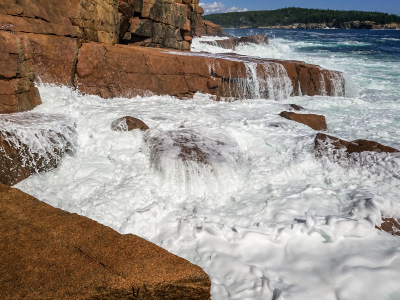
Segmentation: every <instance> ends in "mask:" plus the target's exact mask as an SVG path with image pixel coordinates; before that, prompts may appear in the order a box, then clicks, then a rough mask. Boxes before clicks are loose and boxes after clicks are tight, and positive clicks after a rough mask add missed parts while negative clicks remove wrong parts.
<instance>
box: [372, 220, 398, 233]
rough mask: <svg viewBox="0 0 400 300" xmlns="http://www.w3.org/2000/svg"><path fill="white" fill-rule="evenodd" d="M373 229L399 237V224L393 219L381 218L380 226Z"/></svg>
mask: <svg viewBox="0 0 400 300" xmlns="http://www.w3.org/2000/svg"><path fill="white" fill-rule="evenodd" d="M375 228H377V229H379V230H383V231H386V232H388V233H390V234H392V235H397V236H400V224H399V221H398V220H396V219H395V218H382V224H381V226H375Z"/></svg>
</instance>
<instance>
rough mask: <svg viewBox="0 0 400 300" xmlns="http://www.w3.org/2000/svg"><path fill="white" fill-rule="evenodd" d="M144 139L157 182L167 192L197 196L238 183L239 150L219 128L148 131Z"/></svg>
mask: <svg viewBox="0 0 400 300" xmlns="http://www.w3.org/2000/svg"><path fill="white" fill-rule="evenodd" d="M145 141H146V144H147V146H148V149H149V156H150V162H151V165H152V167H153V170H154V171H155V174H156V178H158V180H159V183H158V184H159V186H160V187H161V189H162V190H164V191H166V192H168V193H171V192H174V193H179V194H182V193H183V194H186V195H194V196H199V197H200V196H205V195H210V194H215V195H218V194H224V193H226V192H227V191H229V190H232V189H234V188H235V187H236V186H238V184H237V183H238V182H237V180H238V179H237V178H238V169H239V160H240V153H239V150H238V147H237V145H236V144H235V143H234V142H233V141H232V139H231V138H230V137H229V135H227V134H224V133H223V132H221V131H218V130H217V132H211V131H209V132H207V133H200V132H198V131H196V130H193V129H185V128H183V129H178V130H170V131H159V130H149V131H148V132H147V133H146V135H145Z"/></svg>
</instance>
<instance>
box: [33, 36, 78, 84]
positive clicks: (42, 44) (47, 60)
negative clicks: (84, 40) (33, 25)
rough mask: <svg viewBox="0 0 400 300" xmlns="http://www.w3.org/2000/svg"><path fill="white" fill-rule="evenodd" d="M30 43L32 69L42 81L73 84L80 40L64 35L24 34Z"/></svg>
mask: <svg viewBox="0 0 400 300" xmlns="http://www.w3.org/2000/svg"><path fill="white" fill-rule="evenodd" d="M26 36H27V37H28V39H29V41H30V43H31V47H30V50H31V53H30V55H31V57H32V60H31V61H32V69H33V70H34V72H35V75H36V78H38V79H40V80H41V81H42V82H46V83H54V84H63V85H67V86H73V85H74V74H75V66H76V63H77V58H78V48H79V46H80V42H79V40H78V39H76V38H69V37H64V36H54V35H44V34H33V33H28V34H26Z"/></svg>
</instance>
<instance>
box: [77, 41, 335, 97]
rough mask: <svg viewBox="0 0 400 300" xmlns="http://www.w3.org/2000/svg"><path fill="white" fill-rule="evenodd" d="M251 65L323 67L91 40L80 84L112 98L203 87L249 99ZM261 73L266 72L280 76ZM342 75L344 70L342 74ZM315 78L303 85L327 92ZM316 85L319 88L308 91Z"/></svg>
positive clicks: (187, 92) (82, 58) (187, 93)
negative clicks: (249, 70)
mask: <svg viewBox="0 0 400 300" xmlns="http://www.w3.org/2000/svg"><path fill="white" fill-rule="evenodd" d="M246 63H255V64H257V73H260V72H261V73H262V72H268V70H267V69H265V68H264V66H265V64H268V63H274V65H276V64H282V65H283V67H284V68H287V69H289V70H292V71H293V72H296V66H297V65H300V64H301V65H303V66H305V67H307V68H310V69H312V70H313V74H314V73H315V74H317V75H319V74H320V73H321V72H322V71H323V70H321V69H320V68H319V67H318V66H314V65H307V64H305V63H303V62H298V61H290V62H286V61H278V60H265V59H258V58H249V57H244V56H240V55H234V54H229V55H219V56H218V57H214V56H210V57H208V56H204V55H198V54H187V53H184V52H178V51H169V50H164V49H154V48H143V47H137V46H133V45H114V46H111V45H104V44H98V43H85V44H83V45H82V47H81V48H80V50H79V57H78V64H77V74H76V77H75V83H76V84H77V86H78V88H79V90H80V91H82V92H83V93H90V94H92V93H94V94H97V95H100V96H102V97H107V98H110V97H120V96H122V97H131V96H136V95H146V94H147V93H148V92H151V93H154V94H157V95H166V94H168V95H172V96H177V97H191V96H192V95H193V94H194V93H196V92H199V91H200V92H203V93H210V94H213V95H216V96H219V97H229V98H235V99H240V98H246V97H248V93H247V92H246V91H244V90H243V86H244V85H245V84H244V81H245V80H247V71H246ZM261 73H260V76H274V74H264V75H262V74H261ZM307 74H310V73H307ZM335 74H336V73H335ZM288 75H289V74H288ZM296 76H297V77H298V74H297V73H296V74H295V75H293V74H292V77H293V78H295V79H294V81H292V82H293V84H295V83H296V84H297V86H298V85H299V81H297V77H296ZM304 76H305V75H303V77H304ZM321 76H322V75H321ZM337 76H341V74H340V73H339V72H338V73H337ZM314 80H315V78H314V77H313V76H311V75H310V76H309V77H308V79H307V78H306V77H304V78H303V79H302V83H300V84H304V85H306V88H304V91H309V92H310V93H311V95H314V94H319V93H325V92H326V91H325V90H319V88H320V87H319V86H318V85H317V86H316V85H315V84H314ZM311 85H312V86H314V89H313V90H310V89H308V86H311ZM301 87H302V86H301ZM296 91H298V89H297V90H293V95H297V93H296ZM327 92H328V93H331V92H332V91H327Z"/></svg>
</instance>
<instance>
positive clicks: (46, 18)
mask: <svg viewBox="0 0 400 300" xmlns="http://www.w3.org/2000/svg"><path fill="white" fill-rule="evenodd" d="M117 6H118V2H117V0H96V1H92V0H70V1H57V0H19V1H15V0H7V1H6V3H5V4H1V5H0V24H7V26H8V27H7V28H6V30H9V31H13V32H23V33H35V34H45V35H57V36H65V37H77V38H80V39H82V40H83V41H96V42H101V43H107V44H115V43H116V42H117V41H118V36H117V32H118V21H119V20H118V7H117Z"/></svg>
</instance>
